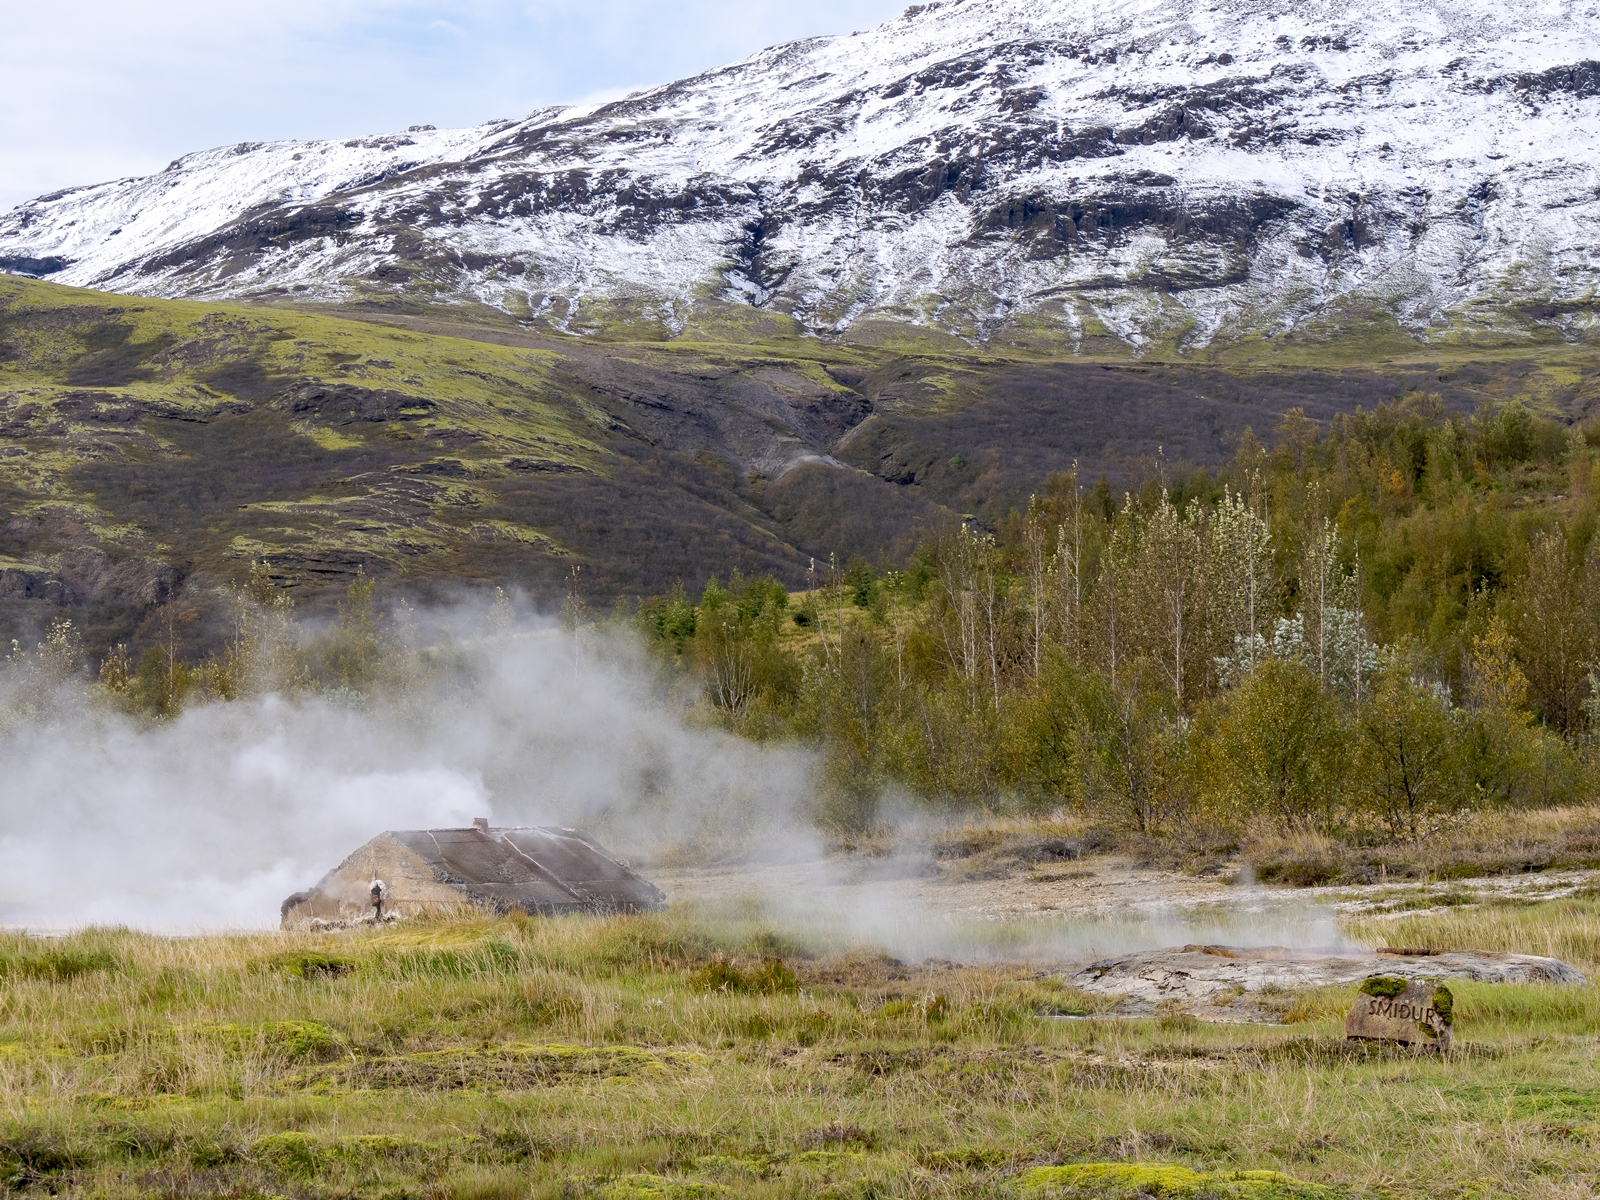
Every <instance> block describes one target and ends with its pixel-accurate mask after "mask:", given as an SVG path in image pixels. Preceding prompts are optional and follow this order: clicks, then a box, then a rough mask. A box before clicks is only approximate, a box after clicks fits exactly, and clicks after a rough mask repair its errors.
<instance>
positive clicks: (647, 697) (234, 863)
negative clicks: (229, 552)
mask: <svg viewBox="0 0 1600 1200" xmlns="http://www.w3.org/2000/svg"><path fill="white" fill-rule="evenodd" d="M431 619H432V620H434V621H435V622H436V625H435V629H436V630H437V631H440V633H441V641H440V648H439V649H438V650H437V651H436V652H435V653H434V655H433V661H434V663H435V669H434V671H433V673H432V675H431V677H430V682H429V683H427V684H426V685H424V686H422V687H420V688H418V689H415V690H411V691H405V692H401V693H399V694H396V695H394V696H373V697H369V698H362V697H348V696H347V697H344V698H343V699H342V700H341V699H340V698H339V697H336V696H323V697H320V698H316V697H314V698H309V699H301V700H296V701H290V700H286V699H283V698H280V697H278V696H266V697H264V698H260V699H254V700H239V701H234V702H231V703H216V704H209V705H205V706H201V707H197V708H194V709H191V710H189V711H187V712H185V713H183V714H182V715H181V716H179V717H178V718H176V719H174V720H172V721H169V722H166V723H163V724H159V725H152V724H149V723H147V722H144V721H140V720H136V719H134V718H130V717H126V716H123V715H121V714H119V713H116V712H114V711H112V710H111V709H110V708H109V707H108V706H105V705H100V704H96V703H93V702H91V701H89V700H88V699H87V698H86V697H85V696H84V694H83V691H82V689H81V688H79V689H73V688H71V687H68V688H65V689H62V690H61V691H60V692H58V693H57V694H56V695H55V696H54V697H53V699H52V700H51V702H49V703H47V704H46V705H45V706H44V711H43V712H42V713H40V714H36V715H35V716H33V717H32V718H30V719H27V720H20V721H14V722H13V723H12V724H11V725H10V726H9V728H3V729H0V926H11V927H26V928H32V929H37V930H55V929H66V928H72V927H77V926H83V925H90V924H95V925H128V926H132V927H134V928H141V929H149V930H156V931H163V932H171V933H193V932H200V931H205V930H228V929H234V930H246V929H269V928H275V927H276V926H277V924H278V915H279V904H280V903H281V901H282V900H283V898H284V897H286V896H287V895H289V894H290V893H291V892H294V891H297V890H299V889H301V888H305V887H308V886H310V885H312V884H314V883H315V882H316V881H317V880H318V879H320V878H321V877H322V875H323V874H324V873H325V872H326V871H328V870H329V869H330V868H332V867H333V866H335V865H336V864H338V863H339V862H340V861H341V860H342V859H344V858H345V856H346V855H348V854H349V853H350V852H351V851H353V850H354V849H356V848H357V847H358V846H360V845H362V844H363V843H364V842H366V841H367V840H368V839H369V838H371V837H373V836H374V835H376V834H378V833H380V832H382V831H383V830H386V829H420V828H441V827H461V826H465V825H467V824H469V823H470V822H471V820H472V819H473V818H474V817H488V818H490V820H491V822H492V823H493V824H496V825H523V824H526V825H540V824H549V825H570V826H578V827H581V828H583V829H585V830H586V831H588V832H591V833H593V834H594V835H596V836H598V837H599V838H600V840H601V841H602V842H604V843H605V844H606V845H607V846H608V848H610V849H611V850H612V851H613V852H615V853H617V854H620V855H623V856H627V857H632V858H635V859H639V858H643V859H645V860H646V863H647V864H648V865H646V866H645V874H647V875H651V874H652V873H653V872H652V870H651V869H650V867H651V866H661V865H663V864H669V863H670V862H672V861H674V860H675V859H676V860H681V859H683V858H685V857H687V858H688V859H691V860H699V861H702V862H704V861H706V860H708V859H725V860H727V861H726V864H725V865H726V869H725V871H723V870H711V871H704V872H697V873H696V878H695V880H694V884H695V888H694V890H695V891H696V892H697V893H698V894H699V895H700V897H701V898H702V899H704V900H706V901H707V902H708V904H709V907H708V909H707V916H708V917H710V918H711V919H713V920H715V919H716V913H717V910H718V907H719V906H718V901H719V900H726V901H731V902H732V905H733V909H734V910H736V911H739V912H742V913H744V914H746V916H747V917H754V918H755V919H757V920H761V921H764V922H766V923H768V924H770V925H771V926H773V927H776V928H779V929H783V930H786V931H789V932H790V933H792V934H793V935H794V936H796V937H797V938H798V939H799V940H801V941H802V942H804V943H809V944H811V945H813V946H815V947H817V948H819V949H834V950H838V949H844V948H846V947H849V946H853V945H868V946H875V947H877V948H880V949H883V950H887V951H888V952H890V953H892V954H894V955H895V956H896V957H898V958H901V959H903V960H907V961H919V960H923V959H927V958H944V959H953V960H956V961H962V962H980V961H1024V960H1027V961H1033V962H1069V961H1082V960H1086V959H1089V958H1093V957H1097V956H1100V955H1104V954H1109V953H1113V952H1118V951H1126V950H1135V949H1147V948H1155V947H1159V946H1166V945H1173V944H1182V943H1186V942H1225V943H1229V944H1233V945H1243V946H1250V945H1269V944H1280V945H1291V946H1299V947H1308V948H1309V947H1329V948H1331V947H1335V946H1344V945H1348V942H1347V941H1346V940H1345V939H1344V938H1343V937H1342V936H1341V935H1340V933H1339V931H1338V929H1337V926H1336V923H1335V921H1334V920H1333V917H1332V914H1331V913H1330V912H1329V911H1328V910H1327V909H1325V908H1321V907H1318V906H1314V905H1307V904H1305V903H1303V902H1301V901H1298V900H1296V899H1294V898H1293V897H1292V896H1284V895H1283V894H1281V893H1277V892H1275V891H1274V890H1272V889H1257V888H1241V889H1239V890H1238V892H1237V893H1236V894H1235V895H1236V899H1235V900H1234V902H1233V903H1232V904H1230V905H1229V906H1228V907H1227V908H1225V909H1224V908H1221V907H1217V906H1213V907H1210V908H1206V907H1204V906H1202V907H1199V908H1196V907H1194V906H1192V905H1188V906H1185V905H1174V904H1172V903H1171V902H1170V901H1169V899H1168V898H1164V897H1163V896H1161V895H1159V894H1155V895H1151V896H1149V897H1143V896H1141V895H1139V894H1138V893H1137V890H1136V889H1135V890H1134V891H1133V892H1132V893H1131V894H1129V895H1127V896H1126V897H1125V899H1124V900H1123V901H1122V902H1120V903H1118V904H1116V905H1115V906H1113V908H1112V909H1110V910H1107V911H1085V910H1083V909H1078V910H1076V911H1048V910H1044V911H1036V912H1027V913H1015V912H1014V913H1012V914H1010V915H1007V916H1004V917H1001V918H1000V919H996V917H995V914H993V913H992V912H988V911H982V910H975V909H971V908H965V907H964V905H965V904H966V903H967V900H966V898H965V897H963V895H962V893H961V889H960V888H959V886H958V885H947V884H944V883H940V882H937V881H931V880H929V879H928V873H929V869H930V867H929V857H928V852H927V839H928V837H929V836H930V835H931V834H932V833H933V832H936V822H930V819H929V818H928V817H927V814H926V813H923V814H922V815H921V817H920V819H919V817H918V810H917V809H916V808H915V807H914V806H910V805H908V804H902V805H900V806H899V815H900V817H901V818H902V819H901V820H900V821H899V822H897V823H898V824H899V825H900V827H901V834H902V836H901V837H900V839H899V841H900V844H901V845H902V847H903V850H902V852H901V853H900V854H899V855H898V856H896V857H895V858H892V859H888V860H881V859H880V860H872V859H862V858H859V857H857V858H845V859H837V858H835V859H829V858H828V857H827V856H826V855H824V854H823V853H822V847H821V842H820V839H819V838H818V836H817V834H816V832H815V829H814V827H813V826H812V825H811V823H810V820H809V814H810V813H811V811H812V805H813V801H814V795H813V790H812V772H813V767H814V765H815V760H814V757H813V756H812V755H810V754H809V753H807V752H805V751H803V750H799V749H794V748H771V747H762V746H758V745H755V744H753V743H751V742H748V741H745V740H743V739H740V738H737V737H735V736H733V735H731V734H728V733H725V732H723V731H720V730H716V729H707V728H697V727H695V726H694V725H693V724H692V723H691V722H690V721H689V720H688V719H687V718H686V716H685V714H684V712H683V708H682V705H681V704H675V703H673V702H672V701H671V698H670V697H667V696H664V695H663V693H662V688H661V685H660V682H659V680H658V677H657V674H656V669H655V666H654V664H653V663H652V661H651V660H650V659H649V658H648V657H647V656H646V655H644V654H643V653H642V652H640V651H639V650H638V649H637V648H636V647H633V646H632V645H630V644H628V643H627V642H625V641H623V640H620V639H606V638H602V637H598V636H596V637H585V638H578V637H574V636H571V635H569V634H567V633H564V632H562V631H561V630H559V629H557V628H554V627H551V626H548V625H544V626H540V625H537V624H523V625H521V626H515V627H512V628H510V629H507V630H505V631H503V632H502V633H500V634H498V635H495V636H492V637H483V636H473V637H465V638H463V637H451V636H450V635H449V631H448V630H449V626H450V625H451V624H452V623H459V627H460V628H461V629H474V630H477V631H480V632H481V631H482V630H483V629H484V628H486V625H487V623H486V622H485V620H484V619H483V614H482V613H469V612H466V611H464V610H463V611H460V612H455V613H443V614H439V613H436V614H432V618H431ZM441 662H442V663H445V664H448V665H447V666H444V667H440V666H439V665H438V664H440V663H441ZM17 686H18V685H16V684H15V683H13V685H12V687H13V689H14V690H13V694H11V695H10V696H8V695H6V694H5V691H4V685H0V716H3V714H5V713H6V712H7V711H8V710H9V711H12V712H15V711H16V708H17V705H16V703H15V702H16V701H17V700H18V698H19V696H18V693H17V691H16V690H15V689H16V687H17ZM350 701H355V702H354V703H351V702H350ZM0 724H3V722H0ZM718 875H725V876H726V878H725V882H726V883H727V884H728V885H729V886H728V887H724V888H720V889H719V886H718V884H717V882H716V877H717V876H718ZM1130 878H1131V877H1130ZM669 886H670V885H669ZM730 889H731V890H730ZM675 898H676V897H675Z"/></svg>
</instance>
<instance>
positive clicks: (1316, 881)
mask: <svg viewBox="0 0 1600 1200" xmlns="http://www.w3.org/2000/svg"><path fill="white" fill-rule="evenodd" d="M1240 856H1241V857H1242V858H1243V859H1244V860H1245V861H1246V862H1247V863H1249V864H1250V867H1251V869H1252V871H1253V872H1254V874H1255V877H1256V878H1257V879H1260V880H1261V881H1263V882H1266V883H1288V884H1292V885H1295V886H1298V887H1315V886H1318V885H1322V884H1335V883H1377V882H1380V881H1382V880H1385V879H1395V880H1400V879H1424V880H1427V879H1437V880H1447V879H1467V878H1473V877H1476V876H1483V875H1518V874H1525V873H1527V872H1529V871H1544V870H1551V869H1557V868H1567V867H1594V866H1600V807H1597V806H1594V805H1586V806H1577V807H1567V808H1545V809H1530V810H1517V811H1503V810H1495V811H1490V812H1482V813H1469V814H1466V815H1465V816H1462V817H1458V818H1455V819H1453V820H1451V821H1450V822H1449V823H1448V824H1445V825H1442V826H1441V827H1440V828H1438V829H1436V830H1433V831H1432V832H1430V833H1428V834H1427V835H1426V836H1424V837H1421V838H1419V839H1417V840H1416V841H1409V842H1394V841H1390V840H1387V839H1385V838H1380V837H1375V836H1369V835H1368V834H1367V833H1364V832H1363V831H1360V830H1353V831H1351V832H1350V833H1349V834H1348V835H1346V836H1342V837H1335V836H1333V835H1332V834H1329V833H1327V832H1325V831H1319V830H1313V829H1304V828H1300V829H1289V830H1285V829H1283V828H1282V827H1281V826H1278V825H1275V824H1270V823H1257V824H1254V825H1252V826H1251V827H1250V828H1249V829H1248V830H1247V831H1246V834H1245V837H1244V839H1243V842H1242V843H1241V846H1240Z"/></svg>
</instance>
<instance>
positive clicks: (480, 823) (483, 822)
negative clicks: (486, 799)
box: [472, 817, 489, 833]
mask: <svg viewBox="0 0 1600 1200" xmlns="http://www.w3.org/2000/svg"><path fill="white" fill-rule="evenodd" d="M472 827H473V828H474V829H476V830H478V831H480V832H482V833H488V832H489V818H488V817H473V818H472Z"/></svg>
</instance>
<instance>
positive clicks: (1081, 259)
mask: <svg viewBox="0 0 1600 1200" xmlns="http://www.w3.org/2000/svg"><path fill="white" fill-rule="evenodd" d="M1597 14H1600V5H1597V4H1596V3H1595V0H1391V2H1390V3H1388V4H1384V5H1380V6H1379V7H1378V8H1372V7H1371V6H1370V4H1367V3H1355V2H1351V0H1074V2H1070V3H1069V2H1068V0H948V2H946V3H935V4H926V5H917V6H914V7H912V8H909V9H907V10H906V12H905V13H904V14H903V15H902V16H901V17H899V18H897V19H895V20H893V21H890V22H889V23H887V24H885V25H882V26H880V27H879V28H877V29H873V30H871V31H868V32H865V33H860V34H853V35H851V36H848V37H834V38H819V39H813V40H809V41H803V42H796V43H793V44H790V45H785V46H778V47H775V48H773V49H770V50H767V51H764V52H762V53H760V54H757V55H754V56H752V57H750V58H748V59H746V60H744V61H742V62H738V63H735V64H733V65H731V66H728V67H724V68H722V69H720V70H717V71H712V72H710V73H708V74H705V75H701V76H698V77H696V78H693V79H687V80H683V81H680V82H677V83H672V84H668V85H666V86H663V87H659V88H655V89H653V90H651V91H647V92H643V93H640V94H638V95H635V96H632V97H630V98H628V99H626V100H622V101H619V102H616V103H612V104H607V105H605V106H603V107H599V108H596V109H592V110H578V109H550V110H545V111H541V112H537V113H534V114H533V115H532V116H530V117H528V118H527V119H525V120H522V121H516V122H496V123H492V124H489V125H484V126H481V127H478V128H475V129H467V130H455V131H436V130H432V129H427V128H420V129H413V130H410V131H408V132H407V133H405V134H397V135H394V136H389V137H366V138H356V139H352V140H349V141H342V142H338V141H334V142H276V143H270V144H265V145H262V144H246V145H241V146H233V147H228V148H225V149H220V150H212V151H208V152H205V153H201V154H193V155H189V156H187V157H185V158H182V159H179V160H178V161H177V162H175V163H173V164H172V165H171V166H169V167H168V168H167V169H166V170H165V171H163V172H161V173H160V174H158V175H152V176H149V177H146V178H141V179H124V180H118V181H116V182H113V183H107V184H101V185H99V186H95V187H85V188H79V189H73V190H69V191H66V192H60V193H56V194H54V195H51V196H45V197H41V198H40V199H38V200H34V201H30V202H29V203H26V204H23V205H21V206H20V207H18V208H16V209H14V210H12V211H11V212H10V213H8V214H6V215H4V216H3V217H0V267H3V268H5V269H9V270H12V271H21V272H26V273H31V274H42V275H47V276H48V277H49V278H51V279H54V280H57V281H60V282H63V283H70V284H78V285H83V286H88V287H96V288H104V289H110V290H114V291H122V292H134V293H141V294H148V295H156V296H168V297H175V296H186V297H252V298H282V297H285V296H293V297H299V298H303V299H324V300H341V299H345V300H347V299H360V298H371V297H373V296H375V295H380V296H381V295H383V294H385V293H396V292H398V293H405V294H410V295H413V296H417V297H420V298H424V299H429V300H436V301H449V300H472V301H476V302H481V303H487V304H490V305H494V306H497V307H500V308H503V309H506V310H508V311H510V312H512V313H514V314H517V315H518V316H520V317H522V318H524V319H526V320H530V321H534V322H537V323H540V324H546V325H549V326H553V327H555V328H559V329H563V330H566V331H569V332H584V331H587V330H592V329H595V328H600V327H606V326H610V325H614V324H616V323H618V322H627V323H631V324H633V325H634V326H635V327H641V326H643V325H648V324H655V325H657V326H661V327H665V328H666V329H668V330H672V329H677V328H681V326H682V324H683V322H684V321H685V320H686V319H688V317H689V315H690V313H691V311H692V309H693V307H694V305H695V304H696V303H697V302H700V301H704V300H723V301H736V302H740V303H744V304H749V305H755V306H759V307H761V308H764V309H767V310H769V311H775V312H782V313H787V314H792V315H793V316H794V317H796V318H797V319H798V320H799V321H801V322H802V323H803V324H804V325H805V326H807V327H809V328H810V329H813V330H816V331H819V332H825V331H837V330H841V329H844V328H847V327H850V326H852V325H857V324H859V323H861V322H863V321H866V320H869V319H873V318H890V319H893V320H897V321H913V322H919V323H924V324H929V325H933V326H937V327H940V328H943V329H946V330H948V331H951V332H954V333H956V334H959V335H961V336H963V337H968V338H972V339H975V340H980V341H981V340H984V339H987V338H990V337H996V336H998V337H1000V338H1001V339H1002V340H1012V341H1015V340H1025V339H1029V338H1044V339H1047V340H1050V341H1056V342H1059V341H1061V340H1062V339H1066V340H1068V341H1071V342H1075V343H1081V342H1083V340H1084V339H1089V338H1103V337H1106V336H1111V337H1115V338H1120V339H1121V340H1123V341H1124V342H1127V343H1130V344H1132V345H1134V346H1142V345H1147V344H1149V343H1151V342H1156V341H1159V342H1167V343H1175V344H1177V345H1179V346H1183V347H1191V348H1192V347H1200V346H1205V345H1208V344H1213V343H1215V342H1217V341H1218V340H1219V339H1220V340H1228V339H1233V338H1236V337H1241V336H1248V335H1250V334H1253V333H1271V332H1276V331H1282V330H1285V329H1290V328H1296V327H1299V328H1307V327H1309V328H1313V329H1315V328H1323V327H1327V326H1338V325H1341V324H1343V325H1349V324H1352V323H1354V324H1363V325H1364V324H1366V323H1369V322H1373V321H1376V322H1378V323H1379V325H1380V326H1382V325H1386V324H1387V322H1388V319H1389V318H1390V317H1392V318H1393V319H1394V320H1396V321H1398V322H1399V323H1400V324H1401V325H1402V326H1403V327H1405V328H1407V329H1409V330H1410V331H1412V332H1413V333H1416V334H1419V335H1421V336H1424V337H1436V336H1441V335H1447V336H1455V335H1459V334H1462V333H1471V332H1473V331H1480V330H1484V329H1489V330H1496V329H1502V328H1508V327H1522V328H1526V327H1527V326H1528V325H1529V324H1534V325H1544V326H1550V327H1554V328H1556V329H1558V330H1561V331H1563V332H1564V333H1565V334H1566V335H1567V336H1583V335H1585V334H1586V333H1589V332H1593V331H1594V330H1595V328H1596V325H1595V312H1596V308H1595V305H1596V304H1597V300H1596V284H1597V281H1600V61H1596V60H1597V59H1600V15H1597Z"/></svg>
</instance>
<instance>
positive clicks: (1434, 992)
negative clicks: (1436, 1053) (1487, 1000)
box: [1344, 975, 1453, 1050]
mask: <svg viewBox="0 0 1600 1200" xmlns="http://www.w3.org/2000/svg"><path fill="white" fill-rule="evenodd" d="M1452 1004H1453V997H1452V996H1451V995H1450V989H1449V988H1447V987H1445V986H1444V985H1443V984H1442V983H1440V982H1439V981H1438V980H1437V979H1400V978H1397V977H1396V976H1393V975H1374V976H1372V977H1371V978H1370V979H1368V980H1367V981H1366V982H1365V983H1363V984H1362V985H1361V995H1360V996H1358V997H1357V998H1356V1005H1355V1007H1354V1008H1352V1009H1351V1010H1350V1015H1349V1016H1348V1017H1346V1018H1345V1019H1344V1036H1345V1037H1347V1038H1369V1039H1371V1040H1374V1041H1383V1042H1406V1043H1409V1044H1411V1045H1415V1046H1432V1047H1434V1048H1435V1049H1438V1050H1448V1049H1450V1042H1451V1040H1452V1036H1451V1025H1452V1023H1453V1022H1452V1018H1451V1007H1452Z"/></svg>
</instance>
